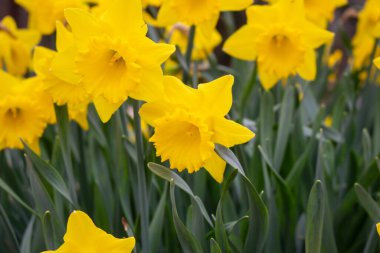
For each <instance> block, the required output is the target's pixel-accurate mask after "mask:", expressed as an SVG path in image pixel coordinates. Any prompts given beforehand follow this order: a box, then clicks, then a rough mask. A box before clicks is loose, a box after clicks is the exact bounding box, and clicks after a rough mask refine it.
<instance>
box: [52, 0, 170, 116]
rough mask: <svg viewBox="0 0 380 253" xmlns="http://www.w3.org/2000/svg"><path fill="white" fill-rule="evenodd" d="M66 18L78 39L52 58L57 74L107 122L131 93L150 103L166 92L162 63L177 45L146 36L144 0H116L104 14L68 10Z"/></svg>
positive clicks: (53, 67) (136, 97)
mask: <svg viewBox="0 0 380 253" xmlns="http://www.w3.org/2000/svg"><path fill="white" fill-rule="evenodd" d="M65 18H66V20H67V22H68V24H69V25H70V27H71V31H72V35H73V41H71V43H70V42H69V43H68V45H67V46H66V48H65V50H62V51H59V52H58V54H57V55H56V57H55V58H54V60H53V61H52V73H53V74H54V75H55V76H57V77H58V78H60V79H62V80H64V81H66V82H69V83H71V84H75V85H80V86H82V87H83V88H84V89H85V90H86V92H87V93H88V94H89V95H90V97H91V99H92V101H93V102H94V104H95V107H96V109H97V111H98V114H99V116H100V118H101V119H102V121H103V122H106V121H108V120H109V119H110V117H111V115H112V114H113V113H114V112H115V111H116V110H117V109H118V108H119V107H120V105H121V104H122V103H123V102H124V101H125V100H126V99H127V98H128V97H132V98H134V99H138V100H144V101H148V100H155V99H157V98H158V97H160V96H161V95H162V94H163V86H162V80H163V74H162V69H161V64H162V63H163V62H164V61H165V60H166V59H167V58H168V57H169V56H170V55H171V54H172V53H173V52H174V50H175V47H174V46H172V45H168V44H164V43H155V42H153V41H152V40H150V39H149V38H148V37H147V36H146V33H147V25H146V24H145V23H144V21H143V17H142V6H141V1H140V0H130V1H124V0H115V1H114V2H113V3H112V4H111V5H110V7H109V8H108V9H107V10H106V11H105V12H104V13H103V14H101V15H95V14H92V13H90V12H88V11H86V10H82V9H66V10H65ZM59 33H60V31H58V36H59Z"/></svg>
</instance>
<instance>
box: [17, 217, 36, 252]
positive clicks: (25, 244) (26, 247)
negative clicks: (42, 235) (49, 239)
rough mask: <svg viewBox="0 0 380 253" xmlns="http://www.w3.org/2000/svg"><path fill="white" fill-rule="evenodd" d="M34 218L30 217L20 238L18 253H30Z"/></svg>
mask: <svg viewBox="0 0 380 253" xmlns="http://www.w3.org/2000/svg"><path fill="white" fill-rule="evenodd" d="M34 222H35V217H32V218H31V219H30V221H29V223H28V226H27V227H26V229H25V232H24V235H23V236H22V241H21V246H20V253H32V250H31V245H32V239H33V238H32V237H33V227H34Z"/></svg>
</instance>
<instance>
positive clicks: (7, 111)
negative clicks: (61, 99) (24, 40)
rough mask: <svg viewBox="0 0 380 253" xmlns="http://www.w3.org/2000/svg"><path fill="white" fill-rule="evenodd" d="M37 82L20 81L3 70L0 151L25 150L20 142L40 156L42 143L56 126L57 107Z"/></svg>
mask: <svg viewBox="0 0 380 253" xmlns="http://www.w3.org/2000/svg"><path fill="white" fill-rule="evenodd" d="M35 81H36V79H35V78H28V79H24V80H21V79H17V78H15V77H13V76H11V75H10V74H8V73H6V72H4V71H2V70H0V150H2V149H6V148H11V149H23V144H22V142H21V140H20V139H22V140H23V141H25V142H26V143H27V144H28V145H29V146H30V147H31V148H32V149H34V150H35V151H36V152H39V145H38V140H39V138H40V137H41V136H42V134H43V132H44V130H45V128H46V126H47V125H48V123H52V122H53V120H54V119H53V113H54V110H53V103H52V101H51V99H50V98H49V97H48V96H47V95H46V94H45V93H44V92H42V91H41V90H40V89H39V86H38V85H36V82H35Z"/></svg>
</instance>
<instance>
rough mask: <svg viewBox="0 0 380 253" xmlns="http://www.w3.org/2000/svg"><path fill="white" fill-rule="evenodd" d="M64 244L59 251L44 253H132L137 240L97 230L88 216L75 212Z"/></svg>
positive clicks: (70, 220) (69, 222)
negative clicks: (116, 236) (117, 236)
mask: <svg viewBox="0 0 380 253" xmlns="http://www.w3.org/2000/svg"><path fill="white" fill-rule="evenodd" d="M63 239H64V243H63V244H62V246H61V247H59V249H57V250H49V251H44V252H43V253H53V252H56V253H69V252H70V253H79V252H83V253H85V252H86V253H87V252H88V253H90V252H104V253H105V252H107V253H131V252H132V250H133V248H134V247H135V238H134V237H129V238H123V239H118V238H115V237H114V236H112V235H111V234H107V233H106V232H104V231H103V230H101V229H100V228H97V227H96V226H95V224H94V222H93V221H92V220H91V218H90V217H88V215H87V214H85V213H84V212H81V211H74V212H72V214H71V215H70V217H69V221H68V222H67V231H66V234H65V236H64V238H63Z"/></svg>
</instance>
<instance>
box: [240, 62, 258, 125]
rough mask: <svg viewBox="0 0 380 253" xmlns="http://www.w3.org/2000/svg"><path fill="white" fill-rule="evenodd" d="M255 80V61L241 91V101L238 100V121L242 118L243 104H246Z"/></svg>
mask: <svg viewBox="0 0 380 253" xmlns="http://www.w3.org/2000/svg"><path fill="white" fill-rule="evenodd" d="M256 82H257V64H256V63H255V65H254V66H253V71H252V75H251V77H250V78H249V80H248V82H247V84H246V85H245V86H244V90H243V93H242V94H243V95H242V97H241V100H240V101H241V102H240V121H242V120H243V118H244V109H245V106H246V105H247V102H248V98H249V96H250V95H251V92H252V90H253V87H254V86H255V84H256Z"/></svg>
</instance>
